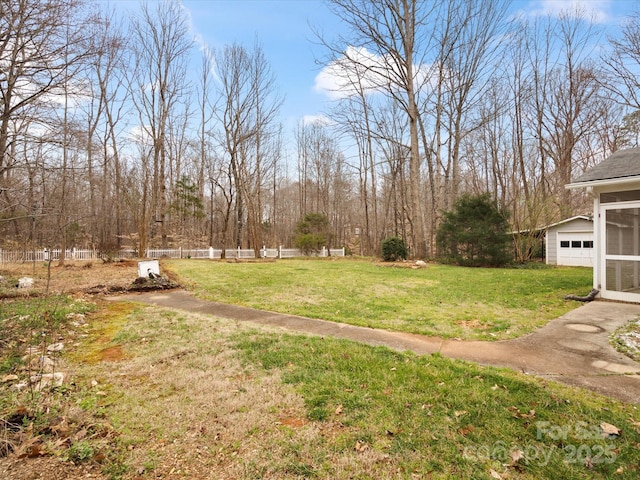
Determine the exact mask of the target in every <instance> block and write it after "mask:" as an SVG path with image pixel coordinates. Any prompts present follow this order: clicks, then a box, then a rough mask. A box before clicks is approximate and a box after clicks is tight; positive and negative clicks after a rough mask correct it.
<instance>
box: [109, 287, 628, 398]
mask: <svg viewBox="0 0 640 480" xmlns="http://www.w3.org/2000/svg"><path fill="white" fill-rule="evenodd" d="M109 299H110V300H113V301H134V302H141V303H146V304H152V305H158V306H162V307H168V308H173V309H179V310H187V311H191V312H198V313H205V314H210V315H215V316H218V317H223V318H229V319H233V320H237V321H247V322H254V323H260V324H264V325H271V326H278V327H282V328H286V329H289V330H293V331H297V332H305V333H309V334H314V335H321V336H331V337H338V338H346V339H350V340H355V341H358V342H364V343H368V344H371V345H384V346H387V347H389V348H392V349H395V350H400V351H405V350H410V351H412V352H415V353H417V354H431V353H435V352H439V353H440V354H442V355H443V356H445V357H449V358H455V359H461V360H467V361H471V362H476V363H480V364H483V365H493V366H499V367H508V368H512V369H514V370H518V371H520V372H523V373H526V374H531V375H536V376H540V377H544V378H548V379H552V380H556V381H560V382H563V383H567V384H570V385H574V386H579V387H584V388H588V389H591V390H594V391H596V392H599V393H601V394H604V395H607V396H610V397H613V398H618V399H620V400H623V401H625V402H629V403H640V364H638V363H636V362H634V361H632V360H631V359H629V358H628V357H626V356H624V355H622V354H620V353H618V352H616V351H615V350H614V349H613V348H612V347H611V346H610V345H609V335H610V334H611V333H613V331H615V330H616V329H617V328H618V327H619V326H621V325H624V324H625V323H627V322H628V321H630V320H634V319H636V318H638V317H640V305H635V304H625V303H615V302H605V301H595V302H591V303H587V304H584V305H581V306H577V308H576V309H575V310H572V311H570V312H569V313H567V314H566V315H563V316H562V317H560V318H557V319H555V320H552V321H551V322H550V323H549V324H547V325H546V326H545V327H543V328H540V329H538V330H536V331H535V332H534V333H532V334H530V335H527V336H525V337H521V338H518V339H515V340H505V341H499V342H481V341H468V342H467V341H459V340H443V339H440V338H434V337H425V336H423V335H414V334H407V333H400V332H389V331H386V330H378V329H373V328H366V327H356V326H353V325H346V324H340V323H335V322H328V321H325V320H314V319H310V318H305V317H299V316H296V315H286V314H280V313H273V312H267V311H263V310H256V309H252V308H246V307H239V306H236V305H228V304H222V303H216V302H208V301H204V300H200V299H198V298H196V297H195V296H193V295H192V294H191V293H189V292H186V291H183V290H171V291H162V292H147V293H140V294H132V295H121V296H114V297H109ZM576 305H579V304H576Z"/></svg>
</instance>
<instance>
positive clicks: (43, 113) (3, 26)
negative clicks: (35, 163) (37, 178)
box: [0, 0, 88, 227]
mask: <svg viewBox="0 0 640 480" xmlns="http://www.w3.org/2000/svg"><path fill="white" fill-rule="evenodd" d="M82 7H83V2H82V1H81V0H43V1H39V0H16V1H10V2H7V1H3V2H0V65H1V67H0V192H2V198H3V200H4V202H6V204H5V206H4V207H3V209H4V208H9V209H10V210H11V211H12V212H13V218H18V217H22V218H24V219H25V220H26V219H29V218H32V216H33V212H32V206H31V205H29V206H27V205H21V206H18V205H16V204H14V199H12V193H15V187H16V185H17V184H16V183H15V180H13V179H12V178H11V171H12V170H13V169H15V168H16V167H17V166H19V165H20V164H21V161H20V160H21V159H20V157H18V156H16V154H17V153H18V152H20V151H25V150H24V149H25V148H27V149H31V148H32V147H31V146H26V145H25V146H24V148H22V147H20V144H21V143H31V144H33V143H37V142H33V140H34V138H35V135H36V132H37V131H40V132H43V131H44V132H49V131H50V130H51V128H52V127H51V124H54V125H55V124H56V123H57V119H56V113H55V112H56V109H57V107H59V105H60V103H59V102H58V100H59V99H63V101H64V98H66V93H67V89H66V87H67V86H68V85H69V82H71V79H72V77H73V76H75V75H76V73H77V69H78V67H79V64H80V62H81V61H82V59H83V58H84V57H85V56H86V55H87V53H88V52H86V51H84V50H83V49H79V48H78V45H79V43H80V40H81V38H82V34H83V32H82V29H81V28H80V27H79V24H80V23H82V18H83V15H84V13H83V11H82ZM71 19H75V20H76V21H72V20H71ZM39 136H40V137H48V138H52V137H50V136H48V135H47V134H42V133H40V135H39ZM56 144H57V146H58V147H60V146H61V144H60V142H59V139H57V142H56ZM41 166H42V165H41ZM16 207H18V208H16ZM15 226H16V227H17V223H15Z"/></svg>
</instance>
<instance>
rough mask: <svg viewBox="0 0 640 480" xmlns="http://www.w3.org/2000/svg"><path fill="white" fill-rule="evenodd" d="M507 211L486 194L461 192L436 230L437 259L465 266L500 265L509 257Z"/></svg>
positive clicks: (509, 241)
mask: <svg viewBox="0 0 640 480" xmlns="http://www.w3.org/2000/svg"><path fill="white" fill-rule="evenodd" d="M508 226H509V224H508V222H507V214H506V213H505V212H503V211H502V210H500V209H499V208H498V206H497V205H496V204H495V202H493V201H492V200H491V197H490V196H489V194H483V195H463V196H462V197H460V198H459V199H458V200H457V201H456V203H455V205H454V206H453V209H452V210H451V211H449V212H445V213H444V216H443V220H442V223H441V224H440V227H439V228H438V232H437V234H436V243H437V246H438V256H439V257H440V259H442V260H444V261H447V262H451V263H456V264H458V265H464V266H473V267H478V266H502V265H505V264H507V263H508V262H509V261H510V260H511V258H510V255H509V245H510V243H511V239H510V237H509V235H508V234H507V229H508Z"/></svg>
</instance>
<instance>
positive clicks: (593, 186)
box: [566, 148, 640, 303]
mask: <svg viewBox="0 0 640 480" xmlns="http://www.w3.org/2000/svg"><path fill="white" fill-rule="evenodd" d="M566 187H567V188H569V189H580V188H584V189H586V191H587V192H588V193H589V194H590V195H591V197H592V198H593V214H594V216H593V231H594V245H593V247H594V252H593V254H594V257H593V260H594V263H593V287H594V288H597V289H598V290H599V291H600V296H601V297H602V298H607V299H611V300H620V301H627V302H636V303H640V148H631V149H627V150H620V151H618V152H616V153H614V154H613V155H611V156H610V157H609V158H607V159H606V160H604V161H603V162H601V163H599V164H598V165H596V166H595V167H594V168H592V169H591V170H588V171H587V172H585V173H584V174H583V175H581V176H579V177H577V178H575V179H574V180H573V181H572V182H571V183H570V184H568V185H567V186H566Z"/></svg>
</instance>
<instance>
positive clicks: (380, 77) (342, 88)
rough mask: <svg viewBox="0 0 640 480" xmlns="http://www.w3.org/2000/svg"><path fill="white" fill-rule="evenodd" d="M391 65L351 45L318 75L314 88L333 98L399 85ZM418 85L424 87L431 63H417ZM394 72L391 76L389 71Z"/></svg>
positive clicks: (414, 69) (416, 80)
mask: <svg viewBox="0 0 640 480" xmlns="http://www.w3.org/2000/svg"><path fill="white" fill-rule="evenodd" d="M389 65H393V62H391V61H386V60H385V58H384V57H382V56H380V55H376V54H375V53H372V52H370V51H369V50H367V49H366V48H364V47H353V46H349V47H347V50H346V52H345V54H344V55H343V56H342V57H340V58H339V59H337V60H334V61H333V62H331V63H329V64H328V65H326V66H325V67H324V68H323V69H322V70H321V71H320V73H319V74H318V75H317V76H316V79H315V84H314V86H313V90H314V91H316V92H318V93H322V94H324V95H326V96H328V97H329V98H330V99H331V100H339V99H341V98H347V97H350V96H353V95H356V94H357V93H358V91H359V90H364V92H365V94H372V93H376V92H381V91H383V90H388V89H389V88H395V87H396V85H394V84H393V82H391V84H390V82H389V80H388V79H389V78H390V77H391V78H393V77H400V75H393V72H389V68H390V67H389ZM413 71H414V72H415V78H414V81H415V84H416V86H418V88H420V86H421V85H424V84H425V83H426V80H427V79H428V78H429V68H428V66H427V65H414V66H413ZM389 73H391V75H390V74H389Z"/></svg>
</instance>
